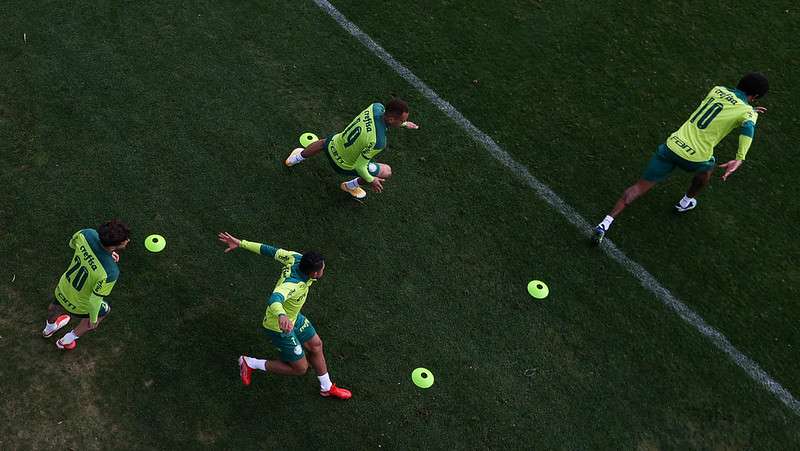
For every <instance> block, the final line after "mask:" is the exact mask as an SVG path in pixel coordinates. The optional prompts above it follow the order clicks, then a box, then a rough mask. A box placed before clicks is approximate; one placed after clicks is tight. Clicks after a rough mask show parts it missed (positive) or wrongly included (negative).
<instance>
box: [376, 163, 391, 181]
mask: <svg viewBox="0 0 800 451" xmlns="http://www.w3.org/2000/svg"><path fill="white" fill-rule="evenodd" d="M391 176H392V167H391V166H389V165H388V164H381V173H380V175H379V176H378V177H381V178H384V179H388V178H389V177H391Z"/></svg>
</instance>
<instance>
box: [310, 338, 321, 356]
mask: <svg viewBox="0 0 800 451" xmlns="http://www.w3.org/2000/svg"><path fill="white" fill-rule="evenodd" d="M308 352H310V353H313V354H316V353H319V352H322V339H320V338H317V339H316V340H313V341H310V342H308Z"/></svg>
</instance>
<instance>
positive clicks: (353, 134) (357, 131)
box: [343, 117, 361, 147]
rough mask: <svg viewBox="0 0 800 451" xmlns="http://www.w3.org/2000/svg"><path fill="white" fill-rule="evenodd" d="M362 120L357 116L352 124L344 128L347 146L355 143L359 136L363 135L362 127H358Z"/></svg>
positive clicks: (345, 144)
mask: <svg viewBox="0 0 800 451" xmlns="http://www.w3.org/2000/svg"><path fill="white" fill-rule="evenodd" d="M360 122H361V118H360V117H359V118H357V119H356V120H354V121H353V123H352V124H350V125H348V126H347V128H346V129H344V133H343V134H344V135H345V136H346V137H345V143H344V146H345V147H350V146H352V145H353V143H354V142H356V140H357V139H358V136H359V135H361V127H356V125H358V124H359V123H360Z"/></svg>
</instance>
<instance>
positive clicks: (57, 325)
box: [42, 315, 70, 338]
mask: <svg viewBox="0 0 800 451" xmlns="http://www.w3.org/2000/svg"><path fill="white" fill-rule="evenodd" d="M69 320H70V316H69V315H61V316H59V317H58V318H56V321H55V322H54V323H53V327H52V328H50V325H49V324H48V325H46V326H45V327H44V330H43V331H42V337H44V338H50V337H52V336H53V334H54V333H56V332H58V330H59V329H61V328H62V327H64V326H66V325H67V324H69Z"/></svg>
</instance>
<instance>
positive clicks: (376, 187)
mask: <svg viewBox="0 0 800 451" xmlns="http://www.w3.org/2000/svg"><path fill="white" fill-rule="evenodd" d="M384 181H386V179H382V178H380V177H375V178H374V179H372V182H370V184H369V185H370V186H371V187H372V191H375V192H376V193H380V192H382V191H383V182H384Z"/></svg>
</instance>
